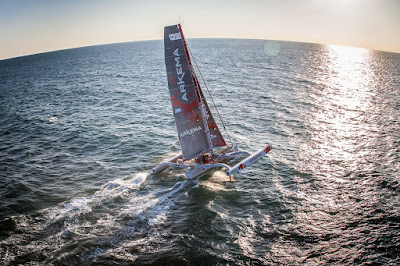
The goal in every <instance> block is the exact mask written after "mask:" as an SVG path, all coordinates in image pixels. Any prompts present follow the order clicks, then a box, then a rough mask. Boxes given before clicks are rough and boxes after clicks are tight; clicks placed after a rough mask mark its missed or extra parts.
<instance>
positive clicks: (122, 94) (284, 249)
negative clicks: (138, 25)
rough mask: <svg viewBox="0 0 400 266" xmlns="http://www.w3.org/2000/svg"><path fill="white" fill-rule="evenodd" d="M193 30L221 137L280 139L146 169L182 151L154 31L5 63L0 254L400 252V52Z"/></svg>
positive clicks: (345, 259) (77, 261)
mask: <svg viewBox="0 0 400 266" xmlns="http://www.w3.org/2000/svg"><path fill="white" fill-rule="evenodd" d="M188 43H189V46H190V48H191V50H192V52H193V54H194V56H195V59H196V61H197V63H198V65H199V67H200V69H201V71H202V74H203V76H204V78H205V80H206V81H207V84H208V86H209V88H210V90H211V92H212V96H213V98H214V101H215V103H216V105H217V106H218V109H219V112H220V114H221V116H222V117H223V120H224V122H225V124H226V128H227V129H228V131H229V134H230V136H231V138H232V140H233V141H234V142H236V143H238V144H239V147H240V148H241V149H244V150H248V151H255V150H257V149H259V148H260V147H262V146H263V145H265V144H267V143H269V144H272V146H273V150H272V151H271V152H270V153H269V154H268V155H267V156H266V157H265V158H264V159H262V160H260V161H259V162H257V163H256V164H254V165H253V166H252V167H251V168H248V169H245V170H243V171H242V172H240V173H239V174H237V175H235V176H234V177H233V182H229V178H228V177H226V176H225V174H224V172H223V171H219V170H218V171H214V172H211V173H209V174H207V175H205V176H202V177H200V178H198V179H196V180H185V179H184V178H182V176H181V173H179V172H169V173H161V174H158V175H152V174H150V172H151V169H152V168H153V167H155V166H156V165H157V164H158V163H159V162H160V161H162V160H163V159H164V158H167V157H170V156H172V155H174V154H177V153H178V152H179V149H180V147H179V141H178V138H177V135H176V131H175V124H174V120H173V116H172V110H171V106H170V100H169V93H168V88H167V80H166V73H165V64H164V51H163V43H162V41H145V42H132V43H121V44H112V45H103V46H94V47H85V48H78V49H71V50H64V51H57V52H51V53H44V54H38V55H32V56H26V57H21V58H15V59H9V60H2V61H0V259H1V262H0V264H2V265H16V264H28V265H90V264H93V265H95V264H96V265H97V264H101V265H110V264H112V265H143V264H156V265H174V264H178V265H187V264H192V265H215V264H229V265H233V264H237V265H258V264H267V265H270V264H288V265H289V264H290V265H298V264H308V265H320V264H384V265H396V264H397V265H398V264H400V255H399V254H400V121H399V117H400V54H396V53H387V52H378V51H370V50H365V49H358V48H350V47H340V46H324V45H317V44H307V43H295V42H274V41H263V40H239V39H234V40H233V39H232V40H229V39H212V40H211V39H191V40H188ZM205 95H206V97H208V94H207V92H205ZM211 111H212V112H213V109H212V110H211ZM214 113H215V112H214ZM217 123H218V122H217ZM225 136H226V135H225Z"/></svg>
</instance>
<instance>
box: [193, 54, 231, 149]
mask: <svg viewBox="0 0 400 266" xmlns="http://www.w3.org/2000/svg"><path fill="white" fill-rule="evenodd" d="M186 47H187V49H188V51H189V53H190V56H191V57H192V59H193V62H194V64H195V65H196V68H197V70H198V71H199V74H200V77H201V79H202V80H203V83H204V85H205V86H206V89H207V92H208V95H209V96H210V99H211V101H212V103H213V106H214V108H215V110H216V111H217V114H218V117H219V120H220V121H221V123H222V127H223V128H224V130H225V132H226V135H227V136H228V138H229V141H230V143H231V145H233V142H232V139H231V136H230V135H229V133H228V130H227V129H226V127H225V123H224V121H223V120H222V117H221V115H220V113H219V111H218V108H217V106H216V105H215V102H214V98H213V97H212V95H211V93H210V90H209V89H208V86H207V83H206V81H205V80H204V78H203V74H201V71H200V68H199V66H198V65H197V62H196V59H195V58H194V56H193V54H192V51H191V50H190V48H189V46H186Z"/></svg>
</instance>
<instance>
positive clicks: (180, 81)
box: [174, 48, 188, 101]
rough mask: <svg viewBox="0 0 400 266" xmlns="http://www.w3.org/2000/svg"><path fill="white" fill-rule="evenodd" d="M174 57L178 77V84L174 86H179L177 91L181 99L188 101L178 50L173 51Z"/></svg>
mask: <svg viewBox="0 0 400 266" xmlns="http://www.w3.org/2000/svg"><path fill="white" fill-rule="evenodd" d="M174 55H175V68H176V75H177V77H178V82H177V83H176V85H178V86H179V91H180V92H181V93H182V99H183V100H185V101H188V99H187V96H186V89H185V81H184V80H183V78H184V77H185V72H183V70H182V65H181V57H180V55H179V50H178V48H176V49H175V51H174Z"/></svg>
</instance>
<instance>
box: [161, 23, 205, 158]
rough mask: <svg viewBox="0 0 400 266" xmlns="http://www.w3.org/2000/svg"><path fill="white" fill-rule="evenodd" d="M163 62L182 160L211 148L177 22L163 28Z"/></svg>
mask: <svg viewBox="0 0 400 266" xmlns="http://www.w3.org/2000/svg"><path fill="white" fill-rule="evenodd" d="M164 48H165V64H166V68H167V77H168V87H169V92H170V96H171V103H172V111H173V113H174V117H175V123H176V127H177V129H178V136H179V140H180V143H181V148H182V154H183V158H184V159H185V160H187V159H191V158H194V157H196V156H198V155H200V154H202V153H204V152H208V151H210V150H211V149H212V147H210V145H209V141H208V139H207V134H206V132H205V127H206V126H207V125H205V124H204V121H203V117H202V112H201V110H200V108H201V104H200V102H199V97H198V94H197V90H196V86H195V84H194V79H193V76H192V71H191V66H190V63H189V60H188V56H187V52H186V49H185V47H184V43H183V40H182V34H181V31H180V28H179V27H178V25H174V26H169V27H165V28H164Z"/></svg>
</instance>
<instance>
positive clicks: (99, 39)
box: [0, 0, 400, 59]
mask: <svg viewBox="0 0 400 266" xmlns="http://www.w3.org/2000/svg"><path fill="white" fill-rule="evenodd" d="M179 17H180V18H181V20H182V21H183V24H182V26H183V30H184V33H185V36H186V37H188V38H191V37H192V38H203V37H212V38H255V39H269V40H291V41H302V42H314V43H324V44H340V45H348V46H357V47H365V48H369V49H377V50H385V51H395V52H400V0H196V1H194V0H130V1H129V0H97V1H95V0H68V1H57V0H0V38H1V41H0V59H5V58H12V57H17V56H21V55H28V54H34V53H40V52H46V51H53V50H60V49H66V48H73V47H80V46H88V45H95V44H104V43H116V42H128V41H136V40H153V39H161V38H163V30H164V29H163V28H164V26H166V25H172V24H176V23H177V22H178V21H179Z"/></svg>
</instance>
